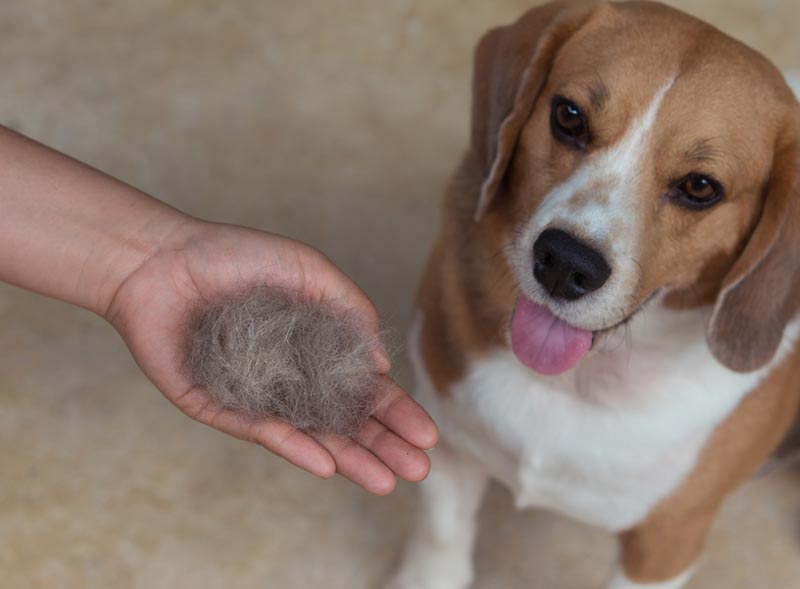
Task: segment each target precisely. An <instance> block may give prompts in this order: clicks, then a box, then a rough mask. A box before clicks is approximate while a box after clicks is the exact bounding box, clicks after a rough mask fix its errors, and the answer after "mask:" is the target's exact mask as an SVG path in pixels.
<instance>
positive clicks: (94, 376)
mask: <svg viewBox="0 0 800 589" xmlns="http://www.w3.org/2000/svg"><path fill="white" fill-rule="evenodd" d="M527 4H528V2H527V0H503V1H500V2H487V1H479V0H460V1H459V0H425V1H424V2H423V1H422V0H420V1H412V0H391V1H389V0H387V1H382V2H372V1H369V0H316V1H312V0H308V1H305V2H289V1H283V0H269V1H260V0H231V1H229V2H214V1H212V0H195V1H189V0H160V1H157V0H139V1H138V2H123V1H122V0H117V1H106V2H97V1H96V0H80V1H78V0H73V1H71V2H60V1H58V0H29V1H27V2H3V3H2V4H0V72H2V77H0V88H2V99H0V121H2V122H3V123H4V124H7V125H10V126H13V127H15V128H17V129H19V130H21V131H23V132H25V133H27V134H29V135H31V136H33V137H35V138H37V139H40V140H42V141H44V142H46V143H48V144H51V145H53V146H55V147H58V148H60V149H62V150H64V151H66V152H68V153H70V154H72V155H74V156H76V157H78V158H81V159H84V160H86V161H88V162H90V163H92V164H94V165H96V166H98V167H100V168H101V169H103V170H106V171H108V172H110V173H111V174H114V175H117V176H119V177H121V178H123V179H125V180H127V181H128V182H130V183H132V184H135V185H136V186H139V187H141V188H143V189H144V190H146V191H148V192H151V193H153V194H155V195H158V196H160V197H161V198H163V199H165V200H167V201H168V202H170V203H172V204H174V205H176V206H178V207H181V208H184V209H186V210H188V211H190V212H192V213H194V214H197V215H200V216H203V217H208V218H213V219H217V220H222V221H230V222H235V223H243V224H248V225H253V226H256V227H261V228H264V229H270V230H275V231H280V232H284V233H287V234H290V235H292V236H295V237H298V238H301V239H305V240H307V241H309V242H311V243H312V244H314V245H316V246H319V247H320V248H322V249H324V250H325V251H326V252H328V253H329V254H330V255H331V256H332V257H333V258H334V259H335V260H336V261H337V262H339V263H340V264H341V265H342V266H343V267H344V268H345V269H346V270H347V271H349V272H351V273H352V275H353V276H354V277H355V278H356V279H357V280H358V281H360V282H361V283H362V284H363V285H364V287H365V288H366V289H367V290H368V291H369V292H370V293H371V294H372V295H373V296H374V297H375V299H376V300H377V302H378V303H379V306H380V307H381V308H382V309H383V311H384V313H385V315H386V317H387V320H388V321H389V323H390V324H391V325H392V326H393V328H394V329H395V331H396V333H397V334H398V335H399V336H400V337H402V333H403V331H404V330H405V329H406V327H407V325H408V320H409V300H410V296H411V293H412V291H413V289H414V284H415V282H416V277H417V274H418V272H419V269H420V265H421V263H422V260H423V259H424V256H425V253H426V250H427V247H428V244H429V242H430V240H431V237H432V235H433V231H434V225H435V216H436V213H435V211H436V203H437V200H438V195H439V193H440V189H441V187H442V184H443V182H444V181H445V178H446V176H447V174H448V172H449V170H450V169H451V167H452V165H453V164H454V162H455V160H456V158H457V156H458V154H459V151H460V150H461V149H462V148H463V146H464V143H465V138H466V129H467V127H466V124H467V108H468V102H467V100H468V96H467V88H468V76H469V69H468V68H469V62H470V54H471V50H472V46H473V44H474V42H475V40H476V39H477V37H478V36H479V34H480V33H481V32H482V31H483V30H484V29H485V28H487V27H488V26H489V25H491V24H495V23H498V22H503V21H506V20H509V19H510V18H512V17H513V16H515V15H516V14H518V13H519V12H520V11H521V9H522V8H524V7H525V6H526V5H527ZM676 4H678V5H681V6H683V7H685V8H691V9H692V10H694V11H695V12H696V13H698V14H700V15H702V16H704V17H706V18H709V19H711V20H713V21H714V22H716V23H718V24H719V25H720V26H721V27H722V28H724V29H726V30H728V31H730V32H732V33H734V34H735V35H737V36H739V37H740V38H743V39H745V40H746V41H748V42H750V43H752V44H754V45H755V46H757V47H759V48H760V49H762V50H763V51H764V52H766V53H767V54H768V55H769V56H771V57H772V58H773V59H775V60H776V61H777V62H778V63H779V65H781V66H782V67H785V68H790V69H791V68H795V69H797V70H800V43H799V42H798V41H797V39H798V32H800V22H798V17H797V14H798V13H797V9H798V5H797V0H770V1H767V0H763V1H761V2H757V1H754V0H705V1H697V2H691V1H690V0H681V1H679V2H676ZM0 165H2V164H1V163H0ZM0 214H2V212H1V211H0ZM406 375H407V370H405V369H404V368H403V366H402V365H401V367H400V376H401V378H402V379H403V380H404V382H405V383H408V379H407V378H406ZM0 476H1V477H2V482H0V587H2V588H14V589H17V588H20V589H23V588H28V587H32V588H45V587H46V588H48V589H50V588H53V589H55V588H76V589H77V588H86V589H94V588H104V589H105V588H111V587H114V588H120V589H125V588H143V589H144V588H146V589H151V588H161V587H165V588H183V587H187V588H188V587H202V588H211V589H216V588H219V589H222V588H229V587H233V588H237V589H239V588H242V589H245V588H265V587H270V588H279V589H282V588H300V589H302V588H307V587H308V588H310V587H327V588H331V589H334V588H342V589H345V588H346V589H357V588H362V587H363V588H366V587H371V586H374V585H375V584H376V583H377V582H378V581H379V579H380V578H381V577H382V576H383V575H384V574H385V573H386V571H387V570H389V568H390V567H391V565H392V563H393V561H394V560H395V558H396V556H397V553H398V549H399V547H400V545H401V539H402V537H403V535H404V533H405V532H406V530H407V522H408V520H409V517H410V515H411V514H412V512H413V506H414V494H413V488H412V487H411V486H410V485H403V486H401V487H400V489H399V490H398V491H397V492H396V493H395V494H394V495H393V496H391V497H389V498H384V499H379V498H375V497H371V496H368V495H367V494H365V493H364V492H361V491H360V490H358V489H356V488H354V487H353V486H351V485H349V484H348V483H346V482H344V481H341V480H336V481H333V482H327V483H326V482H321V481H318V480H316V479H314V478H313V477H311V476H309V475H305V474H303V473H301V472H299V471H297V470H295V469H292V468H290V467H288V466H287V465H286V464H284V463H283V462H282V461H280V460H278V459H276V458H274V457H272V456H270V455H268V454H267V453H265V452H264V451H261V450H259V449H258V448H255V447H252V446H248V445H246V444H243V443H240V442H237V441H234V440H231V439H228V438H226V437H224V436H222V435H221V434H217V433H215V432H213V431H211V430H209V429H207V428H204V427H202V426H199V425H196V424H194V423H192V422H190V421H189V420H188V419H186V418H184V417H183V416H181V415H180V414H179V413H178V412H177V411H175V410H174V409H173V408H172V407H171V406H170V405H169V404H168V403H167V402H166V401H165V400H164V399H163V398H161V396H160V395H159V394H158V393H157V392H156V391H155V390H154V389H153V387H152V386H151V385H150V384H149V383H148V382H147V381H146V380H145V379H144V378H143V377H142V376H141V374H140V373H139V372H138V371H137V369H136V367H135V366H134V364H133V362H132V361H131V359H130V358H129V357H128V355H127V354H126V351H125V348H124V346H123V345H122V343H121V342H120V341H119V339H118V338H117V337H116V335H115V333H114V332H113V331H112V330H111V329H110V328H108V327H107V326H106V325H104V324H103V323H102V322H101V321H100V320H98V319H97V318H96V317H93V316H90V315H89V314H87V313H85V312H82V311H80V310H76V309H72V308H69V307H67V306H66V305H63V304H60V303H57V302H54V301H49V300H45V299H42V298H40V297H36V296H33V295H29V294H27V293H24V292H21V291H19V290H16V289H14V288H11V287H7V286H2V285H0ZM482 520H483V524H484V525H483V527H482V533H481V537H480V542H479V546H478V555H477V561H478V571H479V575H478V583H477V586H478V587H486V588H489V587H491V588H498V587H502V588H506V587H507V588H516V587H526V588H535V589H556V588H566V589H579V588H583V587H592V586H595V585H596V584H597V583H598V582H599V580H600V579H602V578H603V577H604V575H605V572H606V570H607V567H608V565H609V563H610V562H611V560H612V559H613V556H614V545H613V541H612V539H611V538H610V537H608V536H607V535H605V534H603V533H599V532H597V531H592V530H590V529H586V528H584V527H582V526H580V525H577V524H575V523H572V522H569V521H567V520H564V519H562V518H559V517H555V516H553V515H550V514H546V513H537V512H525V513H517V512H515V511H514V509H513V508H512V506H511V502H510V499H509V496H508V495H507V494H506V492H505V491H503V490H502V489H500V488H499V487H498V488H495V489H493V490H492V492H491V493H490V495H489V499H488V501H487V504H486V506H485V508H484V510H483V512H482ZM693 587H694V588H695V589H753V588H756V589H793V588H798V587H800V475H799V474H798V473H784V474H782V475H777V476H772V477H770V478H767V479H764V480H760V481H757V482H754V483H751V484H749V485H747V486H746V487H745V488H743V489H742V490H741V491H740V492H738V493H737V494H736V495H735V496H734V497H733V498H732V500H731V501H730V502H729V504H728V505H727V507H726V508H725V510H724V513H723V516H722V517H721V519H720V520H719V522H718V523H717V525H716V527H715V528H714V532H713V534H712V537H711V541H710V546H709V550H708V556H707V557H706V559H705V564H704V567H703V569H702V571H701V572H700V574H699V576H698V578H697V581H696V583H695V584H694V585H693Z"/></svg>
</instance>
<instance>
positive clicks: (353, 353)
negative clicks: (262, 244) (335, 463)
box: [188, 287, 381, 437]
mask: <svg viewBox="0 0 800 589" xmlns="http://www.w3.org/2000/svg"><path fill="white" fill-rule="evenodd" d="M188 329H189V346H188V367H189V372H190V374H191V377H192V379H193V381H194V384H195V386H198V387H201V388H203V389H205V390H206V391H207V392H208V393H209V394H210V395H211V397H212V399H213V400H214V401H215V402H216V403H217V404H219V405H220V406H222V407H224V408H226V409H230V410H233V411H235V412H237V413H239V414H242V415H244V416H246V417H249V418H253V419H261V418H280V419H282V420H285V421H287V422H288V423H290V424H291V425H293V426H295V427H296V428H298V429H299V430H302V431H305V432H309V433H335V434H338V435H342V436H349V437H354V436H356V435H357V434H358V433H359V432H360V431H361V429H362V427H363V426H364V424H365V422H366V420H367V418H368V417H369V416H370V414H371V413H372V412H373V410H374V407H375V404H376V401H377V394H378V390H379V388H380V381H381V377H380V375H378V374H377V373H376V371H375V365H374V362H373V359H372V358H373V357H372V350H373V348H374V346H375V343H376V342H375V341H374V338H372V337H370V336H369V335H366V334H365V332H364V330H363V329H362V328H361V325H360V323H359V321H358V320H357V318H356V317H354V316H353V314H351V313H346V312H342V311H340V310H338V309H336V308H334V307H333V306H332V305H331V304H329V303H321V304H320V303H310V302H306V301H303V300H301V299H300V298H298V297H297V296H296V295H295V294H294V293H291V292H289V291H287V290H285V289H281V288H273V287H258V288H254V289H251V290H249V291H247V292H244V293H240V294H237V295H234V296H230V297H228V298H226V299H223V300H220V301H217V302H214V303H211V304H209V305H207V306H204V307H203V308H201V309H198V311H197V312H196V313H195V314H194V315H193V317H192V318H191V320H190V322H189V326H188Z"/></svg>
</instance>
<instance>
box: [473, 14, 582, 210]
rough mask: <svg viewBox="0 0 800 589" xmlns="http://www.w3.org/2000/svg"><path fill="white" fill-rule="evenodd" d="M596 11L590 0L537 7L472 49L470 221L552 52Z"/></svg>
mask: <svg viewBox="0 0 800 589" xmlns="http://www.w3.org/2000/svg"><path fill="white" fill-rule="evenodd" d="M596 6H597V5H596V3H595V2H592V1H590V0H584V1H581V0H572V1H559V2H552V3H549V4H545V5H542V6H537V7H536V8H533V9H532V10H530V11H528V12H527V13H525V14H524V15H523V16H522V17H521V18H520V19H519V20H518V21H516V22H515V23H514V24H511V25H508V26H505V27H499V28H496V29H492V30H491V31H489V32H488V33H486V35H484V36H483V38H482V39H481V41H480V43H479V44H478V47H477V49H476V50H475V68H474V74H473V82H472V139H471V141H472V144H471V149H472V151H473V154H474V155H475V156H476V158H477V160H478V162H480V165H482V166H483V172H484V174H483V178H484V180H483V185H482V186H481V191H480V197H479V199H478V204H477V208H476V211H475V219H476V220H480V219H481V218H482V217H483V216H484V214H485V213H486V211H487V209H488V208H489V206H490V205H491V203H492V200H493V199H494V197H495V195H496V193H497V191H498V190H499V188H500V185H501V183H502V180H503V177H504V176H505V173H506V170H507V169H508V164H509V162H510V161H511V156H512V155H513V152H514V148H515V147H516V144H517V140H518V138H519V134H520V131H521V130H522V128H523V126H524V125H525V122H526V121H527V120H528V117H529V116H530V114H531V110H532V109H533V105H534V102H535V101H536V98H537V96H538V95H539V92H540V91H541V89H542V88H543V87H544V84H545V82H546V81H547V76H548V74H549V73H550V66H551V64H552V62H553V59H554V58H555V56H556V54H557V53H558V49H559V48H560V47H561V45H563V43H564V42H565V41H566V40H567V39H568V38H569V37H571V36H572V35H573V34H574V33H575V32H576V31H577V30H578V29H580V28H581V27H582V26H583V24H584V23H586V21H587V20H588V19H589V16H590V15H591V14H592V12H593V11H594V9H595V8H596Z"/></svg>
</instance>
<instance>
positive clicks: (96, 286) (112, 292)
mask: <svg viewBox="0 0 800 589" xmlns="http://www.w3.org/2000/svg"><path fill="white" fill-rule="evenodd" d="M154 204H155V205H156V206H155V207H154V209H155V210H153V211H150V212H149V214H147V215H144V216H143V217H142V218H141V219H139V220H138V222H129V223H127V224H126V225H127V226H126V227H125V228H124V230H123V231H122V232H119V233H118V234H117V236H116V238H115V239H116V244H115V246H114V247H113V248H111V249H109V250H107V251H105V252H99V254H98V257H97V258H96V259H94V260H93V261H91V262H87V266H91V267H93V268H94V269H95V272H94V277H93V280H91V281H87V282H86V283H85V285H84V293H83V295H81V299H82V300H83V301H85V303H81V306H83V307H86V308H87V309H89V310H90V311H93V312H94V313H97V314H98V315H100V316H101V317H104V318H105V319H109V310H110V309H111V308H112V306H113V303H114V300H115V298H116V296H117V293H119V291H120V289H122V287H123V286H124V285H125V283H126V282H127V281H128V280H129V279H130V278H131V276H133V275H134V274H135V273H136V272H137V271H138V270H139V269H140V268H142V266H144V265H145V264H147V262H148V261H150V260H151V259H152V258H153V257H155V256H157V255H159V253H161V252H164V251H174V250H178V249H181V248H182V247H184V244H186V243H188V241H189V240H190V239H191V236H192V235H194V234H196V233H198V232H199V231H200V230H201V228H202V226H203V225H205V223H204V222H202V221H200V220H198V219H195V218H194V217H190V216H189V215H186V214H184V213H181V212H180V211H178V210H176V209H173V208H171V207H169V206H167V205H164V204H163V203H161V202H158V201H155V200H154Z"/></svg>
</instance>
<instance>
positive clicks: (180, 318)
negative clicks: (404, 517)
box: [106, 221, 437, 494]
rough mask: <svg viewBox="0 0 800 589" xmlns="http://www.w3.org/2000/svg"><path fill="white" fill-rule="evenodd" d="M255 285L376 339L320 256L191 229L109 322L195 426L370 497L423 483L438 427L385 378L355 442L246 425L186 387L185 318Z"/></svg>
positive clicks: (147, 268)
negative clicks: (318, 307)
mask: <svg viewBox="0 0 800 589" xmlns="http://www.w3.org/2000/svg"><path fill="white" fill-rule="evenodd" d="M256 284H268V285H274V286H281V287H285V288H290V289H294V290H297V291H299V292H302V293H304V294H305V296H306V297H308V298H309V299H310V300H319V301H321V300H326V301H330V302H332V303H333V304H335V305H339V306H341V307H342V308H343V309H348V310H352V311H354V312H356V313H358V314H359V316H361V317H362V318H363V320H364V321H365V324H366V325H367V326H368V327H369V328H370V329H371V330H373V331H374V332H375V333H376V334H377V330H378V314H377V312H376V310H375V307H374V306H373V304H372V303H371V301H370V300H369V298H368V297H367V296H366V295H365V294H364V293H363V292H362V291H361V290H360V289H359V288H358V287H357V286H356V285H355V284H354V283H353V282H352V281H351V280H350V279H349V278H348V277H347V276H346V275H345V274H344V273H342V272H341V270H339V269H338V268H337V267H336V266H335V265H334V264H333V263H332V262H330V260H328V259H327V258H326V257H325V256H324V255H322V254H321V253H319V252H318V251H316V250H314V249H313V248H310V247H308V246H306V245H304V244H301V243H298V242H295V241H292V240H289V239H286V238H283V237H280V236H277V235H271V234H267V233H263V232H260V231H255V230H251V229H245V228H242V227H234V226H229V225H217V224H210V223H201V222H197V221H191V222H188V223H187V225H186V226H184V227H183V229H182V230H181V231H178V232H176V234H175V235H174V237H173V238H172V239H171V240H170V243H169V244H165V245H164V246H163V247H161V248H160V249H159V250H158V251H157V252H156V253H154V254H153V255H152V256H150V257H149V258H148V259H147V261H146V262H145V263H144V264H143V265H142V266H140V267H139V268H138V269H137V270H136V271H135V272H133V273H132V274H131V275H130V276H129V277H128V278H127V279H126V280H125V281H124V282H123V283H122V285H121V286H120V288H119V290H118V291H117V293H116V295H115V297H114V299H113V302H112V304H111V305H110V307H109V309H108V313H107V316H106V318H107V319H108V320H109V321H110V322H111V323H112V325H114V327H115V328H116V329H117V330H118V331H119V333H120V334H121V335H122V337H123V339H124V340H125V343H126V344H127V346H128V348H129V349H130V351H131V353H132V354H133V357H134V358H135V359H136V362H137V363H138V365H139V367H140V368H141V369H142V371H143V372H144V373H145V374H146V375H147V377H148V378H149V379H150V380H151V381H152V382H153V383H154V384H155V386H156V387H157V388H158V389H159V390H160V391H161V392H162V393H163V394H164V396H166V397H167V399H169V400H170V401H171V402H172V403H174V404H175V405H176V406H177V407H178V408H179V409H180V410H181V411H183V412H184V413H185V414H186V415H188V416H190V417H192V418H193V419H196V420H197V421H199V422H201V423H204V424H206V425H209V426H211V427H213V428H216V429H218V430H220V431H223V432H225V433H227V434H230V435H232V436H235V437H237V438H241V439H244V440H249V441H252V442H255V443H258V444H260V445H262V446H264V447H265V448H267V449H268V450H270V451H272V452H274V453H276V454H278V455H280V456H282V457H283V458H285V459H286V460H288V461H290V462H292V463H293V464H295V465H297V466H299V467H301V468H303V469H305V470H308V471H309V472H312V473H314V474H316V475H318V476H321V477H324V478H329V477H331V476H333V475H334V473H336V472H338V473H340V474H342V475H343V476H345V477H347V478H348V479H350V480H351V481H353V482H354V483H356V484H358V485H361V486H362V487H364V488H365V489H367V490H368V491H371V492H373V493H377V494H386V493H389V492H391V491H392V490H393V489H394V486H395V482H396V481H395V475H397V476H400V477H402V478H404V479H407V480H411V481H418V480H421V479H423V478H424V477H425V476H426V475H427V473H428V470H429V468H430V462H429V460H428V457H427V455H426V454H425V452H423V451H422V450H421V448H425V449H427V448H430V447H432V446H433V445H434V444H435V443H436V439H437V430H436V427H435V425H434V424H433V422H432V421H431V419H430V417H428V415H427V414H426V413H425V412H424V410H423V409H422V408H421V407H420V406H419V405H417V404H416V403H415V402H414V401H413V400H412V399H411V398H410V397H409V396H408V395H407V394H406V393H405V392H404V391H403V390H402V389H400V388H399V387H398V386H397V385H396V384H395V383H394V382H392V381H391V379H390V378H389V377H388V376H385V377H384V380H383V382H384V387H385V390H384V391H381V395H382V402H381V403H380V405H379V407H378V409H377V411H376V412H375V414H374V415H373V417H371V418H370V419H369V421H368V423H367V424H366V426H365V427H364V428H363V430H362V432H361V434H360V435H359V437H358V438H357V439H349V438H341V437H337V436H334V435H320V436H315V437H314V438H312V437H310V436H308V435H306V434H304V433H302V432H300V431H298V430H296V429H295V428H293V427H292V426H290V425H289V424H287V423H285V422H282V421H279V420H252V419H249V418H246V417H243V416H241V415H238V414H235V413H232V412H230V411H228V410H225V409H222V408H220V407H219V406H217V405H215V404H214V403H213V402H212V400H211V398H210V397H209V395H208V394H207V393H206V391H204V390H202V389H199V388H196V387H193V386H192V382H191V379H190V377H189V375H188V374H187V371H186V368H185V354H186V350H185V345H186V325H187V320H188V318H189V315H190V313H192V311H193V310H194V309H195V308H196V307H197V306H198V305H200V304H202V303H203V302H204V301H209V300H213V299H215V298H218V297H219V296H222V295H225V294H229V293H232V292H238V291H241V290H242V289H245V288H247V287H248V286H253V285H256ZM374 354H375V358H376V365H377V366H378V367H379V370H380V372H381V373H382V374H384V375H386V373H388V371H389V368H390V362H389V359H388V356H386V354H385V352H384V351H383V350H382V349H378V348H376V349H375V351H374Z"/></svg>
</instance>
